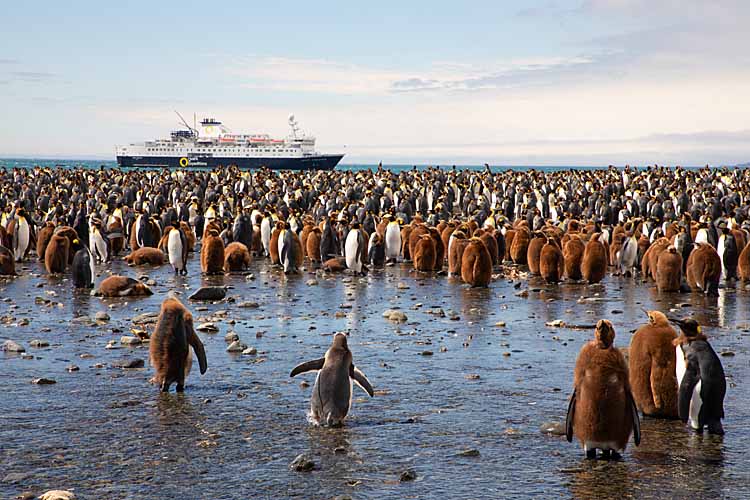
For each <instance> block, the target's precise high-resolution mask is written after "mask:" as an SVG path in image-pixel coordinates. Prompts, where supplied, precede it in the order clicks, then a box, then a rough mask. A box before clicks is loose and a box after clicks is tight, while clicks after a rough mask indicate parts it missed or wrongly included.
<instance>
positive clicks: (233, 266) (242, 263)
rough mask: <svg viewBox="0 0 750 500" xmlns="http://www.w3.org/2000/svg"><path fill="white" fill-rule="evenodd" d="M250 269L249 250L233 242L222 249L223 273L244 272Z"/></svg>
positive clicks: (241, 244) (237, 242)
mask: <svg viewBox="0 0 750 500" xmlns="http://www.w3.org/2000/svg"><path fill="white" fill-rule="evenodd" d="M248 267H250V250H248V249H247V246H245V245H244V244H243V243H240V242H239V241H234V242H232V243H230V244H229V245H227V247H226V248H225V249H224V272H227V273H231V272H239V271H245V270H246V269H247V268H248Z"/></svg>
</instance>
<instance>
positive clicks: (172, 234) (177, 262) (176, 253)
mask: <svg viewBox="0 0 750 500" xmlns="http://www.w3.org/2000/svg"><path fill="white" fill-rule="evenodd" d="M167 254H168V255H169V263H170V264H172V267H173V268H174V273H175V274H183V275H185V274H187V256H188V244H187V237H186V236H185V233H184V232H183V231H182V229H180V228H177V229H172V230H171V231H169V234H168V236H167Z"/></svg>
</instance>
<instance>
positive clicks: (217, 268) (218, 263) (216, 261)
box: [201, 229, 224, 274]
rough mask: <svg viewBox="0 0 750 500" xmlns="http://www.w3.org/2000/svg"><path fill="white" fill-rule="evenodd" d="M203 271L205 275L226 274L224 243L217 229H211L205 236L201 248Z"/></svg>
mask: <svg viewBox="0 0 750 500" xmlns="http://www.w3.org/2000/svg"><path fill="white" fill-rule="evenodd" d="M201 270H202V271H203V272H204V273H205V274H221V273H223V272H224V241H222V239H221V237H220V236H219V233H218V231H216V229H209V230H208V233H205V234H204V235H203V246H202V248H201Z"/></svg>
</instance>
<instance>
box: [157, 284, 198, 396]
mask: <svg viewBox="0 0 750 500" xmlns="http://www.w3.org/2000/svg"><path fill="white" fill-rule="evenodd" d="M149 345H150V347H149V355H150V359H151V364H152V365H153V366H154V370H156V375H155V376H154V381H155V382H156V383H157V384H159V386H160V388H161V391H162V392H169V386H170V385H172V384H173V383H176V384H177V392H182V391H184V390H185V379H186V378H187V376H188V373H190V368H191V367H192V364H193V356H192V352H193V351H195V355H196V356H197V357H198V363H199V365H200V372H201V374H204V373H206V370H207V369H208V363H207V361H206V352H205V350H204V348H203V343H202V342H201V341H200V339H199V338H198V335H197V334H196V333H195V329H194V327H193V315H192V314H191V313H190V311H188V310H187V308H186V307H185V306H184V305H182V303H181V302H180V301H179V300H177V299H175V298H171V297H170V298H168V299H166V300H165V301H164V302H163V303H162V305H161V312H160V313H159V319H158V321H157V323H156V329H155V330H154V334H153V335H152V336H151V342H150V343H149Z"/></svg>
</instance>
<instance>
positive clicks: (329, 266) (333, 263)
mask: <svg viewBox="0 0 750 500" xmlns="http://www.w3.org/2000/svg"><path fill="white" fill-rule="evenodd" d="M321 267H322V268H323V271H326V272H329V273H343V272H344V271H346V269H347V267H346V259H345V258H344V257H333V258H332V259H328V260H327V261H325V262H323V265H322V266H321Z"/></svg>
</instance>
